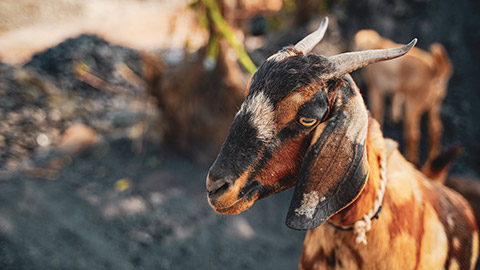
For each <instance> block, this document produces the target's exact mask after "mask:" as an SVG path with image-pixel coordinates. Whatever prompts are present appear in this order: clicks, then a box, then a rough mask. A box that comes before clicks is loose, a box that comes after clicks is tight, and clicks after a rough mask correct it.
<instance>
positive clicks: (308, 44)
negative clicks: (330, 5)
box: [295, 17, 328, 54]
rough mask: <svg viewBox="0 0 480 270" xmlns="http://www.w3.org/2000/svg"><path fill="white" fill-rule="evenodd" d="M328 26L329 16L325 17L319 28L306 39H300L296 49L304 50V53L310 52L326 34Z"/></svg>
mask: <svg viewBox="0 0 480 270" xmlns="http://www.w3.org/2000/svg"><path fill="white" fill-rule="evenodd" d="M327 27H328V18H327V17H325V18H323V20H322V22H321V23H320V26H319V27H318V29H317V30H316V31H315V32H313V33H311V34H310V35H308V36H306V37H305V38H304V39H302V40H300V41H299V42H298V43H297V44H296V45H295V49H296V50H297V51H301V52H303V54H307V53H309V52H310V51H311V50H312V49H313V47H315V46H316V45H317V44H318V43H319V42H320V41H321V40H322V38H323V36H324V35H325V32H326V31H327Z"/></svg>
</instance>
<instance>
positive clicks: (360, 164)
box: [286, 75, 368, 230]
mask: <svg viewBox="0 0 480 270" xmlns="http://www.w3.org/2000/svg"><path fill="white" fill-rule="evenodd" d="M340 87H341V88H340V89H339V94H338V97H337V100H336V101H335V105H334V107H333V110H332V113H331V116H330V118H329V119H328V120H327V121H325V122H323V123H321V124H320V125H319V126H318V127H316V129H315V130H314V131H313V132H314V133H313V135H312V141H311V144H310V147H309V150H308V151H307V153H306V155H305V159H304V161H303V164H302V167H301V169H300V173H299V176H298V181H297V184H296V186H295V191H294V195H293V199H292V201H291V203H290V208H289V210H288V214H287V221H286V224H287V226H288V227H290V228H292V229H296V230H308V229H313V228H315V227H318V226H320V225H321V224H322V223H324V222H325V221H326V220H327V219H328V218H330V217H331V216H332V215H334V214H336V213H338V212H339V211H340V210H342V209H344V208H345V207H347V206H348V205H349V204H350V203H352V202H353V201H354V200H355V199H356V197H357V196H358V195H359V194H360V192H361V190H362V189H363V187H364V185H365V182H366V178H367V176H368V161H367V157H366V145H365V143H366V137H367V128H368V113H367V110H366V108H365V105H364V102H363V99H362V98H361V96H360V93H359V92H358V89H357V88H356V85H355V83H354V82H353V80H352V79H351V77H350V75H347V76H345V79H344V82H343V83H342V85H341V86H340Z"/></svg>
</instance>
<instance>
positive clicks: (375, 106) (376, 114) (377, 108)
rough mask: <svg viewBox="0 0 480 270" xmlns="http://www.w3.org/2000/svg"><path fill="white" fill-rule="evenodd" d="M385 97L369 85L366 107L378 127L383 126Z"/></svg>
mask: <svg viewBox="0 0 480 270" xmlns="http://www.w3.org/2000/svg"><path fill="white" fill-rule="evenodd" d="M384 102H385V96H384V94H383V91H382V90H381V89H379V88H377V87H374V86H371V85H369V87H368V105H369V107H370V111H371V112H372V115H373V118H375V119H376V120H377V121H378V123H380V125H383V117H384V115H385V109H384Z"/></svg>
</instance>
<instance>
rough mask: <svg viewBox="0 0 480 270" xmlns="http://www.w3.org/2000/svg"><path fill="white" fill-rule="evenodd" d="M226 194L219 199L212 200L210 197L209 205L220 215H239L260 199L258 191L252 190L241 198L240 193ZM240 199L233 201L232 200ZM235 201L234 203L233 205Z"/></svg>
mask: <svg viewBox="0 0 480 270" xmlns="http://www.w3.org/2000/svg"><path fill="white" fill-rule="evenodd" d="M233 193H234V192H231V193H230V194H229V193H226V194H224V195H222V196H221V197H219V198H215V199H212V198H210V197H208V203H209V204H210V206H211V207H212V208H213V210H215V212H217V213H219V214H228V215H235V214H239V213H241V212H243V211H245V210H247V209H248V208H250V207H251V206H252V205H253V203H254V202H255V201H256V200H257V199H258V198H259V192H258V189H250V190H249V191H248V192H246V193H244V194H242V195H241V196H240V197H239V193H236V194H233ZM233 197H235V198H238V199H237V200H232V198H233ZM232 201H233V203H232Z"/></svg>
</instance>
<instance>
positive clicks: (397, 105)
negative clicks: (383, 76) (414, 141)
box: [390, 93, 405, 124]
mask: <svg viewBox="0 0 480 270" xmlns="http://www.w3.org/2000/svg"><path fill="white" fill-rule="evenodd" d="M403 103H405V97H404V96H403V95H402V94H400V93H394V94H393V97H392V108H391V111H390V116H391V120H392V122H393V123H394V124H397V123H398V122H400V119H402V112H403V110H402V108H403Z"/></svg>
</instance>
